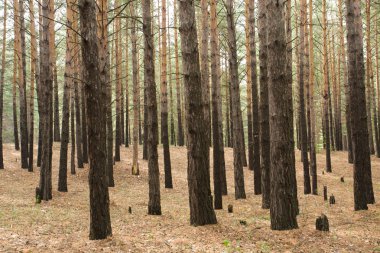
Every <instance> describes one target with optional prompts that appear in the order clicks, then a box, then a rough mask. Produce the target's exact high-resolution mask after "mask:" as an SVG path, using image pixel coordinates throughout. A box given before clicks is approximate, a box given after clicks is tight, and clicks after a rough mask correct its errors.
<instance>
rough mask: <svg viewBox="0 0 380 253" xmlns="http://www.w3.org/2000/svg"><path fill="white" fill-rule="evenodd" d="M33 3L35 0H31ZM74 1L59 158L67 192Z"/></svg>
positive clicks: (69, 20)
mask: <svg viewBox="0 0 380 253" xmlns="http://www.w3.org/2000/svg"><path fill="white" fill-rule="evenodd" d="M31 1H33V0H31ZM72 8H73V0H70V1H68V3H67V7H66V16H67V21H66V24H67V27H68V28H67V29H66V65H65V86H64V90H63V99H62V136H61V150H60V158H59V174H58V191H60V192H67V152H68V143H69V130H70V129H69V127H70V126H69V121H70V89H71V87H73V66H72V62H73V48H74V44H73V40H74V34H73V30H71V29H70V28H69V27H72V26H73V9H72Z"/></svg>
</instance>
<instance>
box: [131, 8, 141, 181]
mask: <svg viewBox="0 0 380 253" xmlns="http://www.w3.org/2000/svg"><path fill="white" fill-rule="evenodd" d="M130 11H131V16H134V15H135V10H134V4H133V3H131V5H130ZM131 40H132V68H133V164H132V175H139V174H140V171H139V163H138V155H139V153H138V152H139V107H138V104H139V98H140V95H139V93H140V87H139V83H138V80H137V75H138V69H137V64H138V63H137V37H136V21H135V20H134V19H133V20H132V29H131Z"/></svg>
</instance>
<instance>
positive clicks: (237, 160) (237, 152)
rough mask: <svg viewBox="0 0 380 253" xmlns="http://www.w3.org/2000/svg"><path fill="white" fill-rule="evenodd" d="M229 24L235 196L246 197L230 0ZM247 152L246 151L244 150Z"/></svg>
mask: <svg viewBox="0 0 380 253" xmlns="http://www.w3.org/2000/svg"><path fill="white" fill-rule="evenodd" d="M226 8H227V25H228V46H229V51H228V53H229V63H230V64H229V68H230V80H231V89H230V90H231V100H232V107H231V110H232V121H233V147H234V179H235V198H236V199H245V198H246V195H245V188H244V172H243V164H242V163H243V159H242V157H243V156H244V155H242V153H243V152H244V150H243V148H244V144H243V138H242V137H243V135H242V134H241V133H242V131H243V129H242V125H243V124H242V123H241V122H242V115H241V109H240V89H239V73H238V63H237V51H236V50H237V48H236V33H235V21H234V15H233V14H234V8H233V1H232V0H228V1H227V3H226ZM244 153H245V152H244Z"/></svg>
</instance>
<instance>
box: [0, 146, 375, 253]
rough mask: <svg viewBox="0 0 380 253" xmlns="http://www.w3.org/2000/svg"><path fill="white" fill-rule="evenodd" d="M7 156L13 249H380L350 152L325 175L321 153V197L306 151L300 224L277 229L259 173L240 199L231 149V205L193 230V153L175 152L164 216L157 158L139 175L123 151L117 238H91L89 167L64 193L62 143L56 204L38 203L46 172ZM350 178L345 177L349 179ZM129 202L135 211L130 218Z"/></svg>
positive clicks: (5, 198)
mask: <svg viewBox="0 0 380 253" xmlns="http://www.w3.org/2000/svg"><path fill="white" fill-rule="evenodd" d="M159 153H160V155H161V154H162V149H160V150H159ZM4 154H5V164H6V169H5V170H3V171H1V172H0V178H1V179H0V192H1V196H0V251H3V252H62V251H65V252H95V251H96V252H97V251H102V252H239V251H240V252H360V251H361V252H380V204H375V205H371V206H370V207H369V210H368V211H361V212H354V211H353V186H352V184H353V181H352V167H351V165H349V164H348V163H346V156H347V155H346V153H344V152H335V153H333V155H332V164H333V173H331V174H324V175H322V168H323V162H324V156H323V155H322V154H320V155H318V183H319V192H320V195H319V196H311V195H308V196H305V195H304V194H303V186H302V185H303V180H302V170H301V163H300V161H299V153H297V178H298V186H299V188H298V195H299V201H300V215H299V217H298V224H299V229H297V230H293V231H283V232H278V231H271V230H270V228H269V227H270V221H269V211H268V210H262V209H261V196H254V195H253V176H252V173H251V172H249V171H247V169H245V171H244V172H245V178H246V181H245V182H246V191H247V199H246V200H238V201H236V200H235V199H234V194H233V192H234V190H233V189H234V188H233V167H232V150H231V149H226V163H227V175H228V183H229V185H228V190H229V195H228V196H227V197H224V198H223V201H224V207H225V209H224V210H222V211H217V218H218V224H217V225H213V226H204V227H192V226H190V225H189V209H188V197H187V196H188V192H187V181H186V149H185V148H176V147H173V148H171V157H172V168H173V181H174V189H173V190H166V189H164V188H163V187H162V186H163V185H164V184H163V178H164V177H163V175H162V173H161V198H162V212H163V215H162V216H148V215H147V202H148V183H147V163H146V162H145V161H142V160H141V161H140V168H141V175H140V176H139V177H135V176H132V175H131V149H125V148H122V153H121V156H122V161H121V162H120V163H118V164H117V165H116V167H115V183H116V187H115V188H113V189H110V201H111V219H112V229H113V237H112V238H110V239H107V240H103V241H89V240H88V229H89V204H88V184H87V173H88V168H85V169H82V170H78V173H77V175H75V176H72V175H68V188H69V192H68V193H59V192H57V190H56V189H57V175H58V172H57V167H58V159H59V146H58V145H55V146H54V163H53V164H54V168H53V187H54V190H53V200H52V201H49V202H43V203H42V204H40V205H38V204H35V199H34V194H35V187H36V186H37V184H38V180H39V172H38V169H36V170H35V172H33V173H28V172H27V171H25V170H22V169H20V162H19V161H20V159H19V153H18V152H15V151H14V150H13V146H10V145H6V146H5V150H4ZM140 154H141V153H140ZM211 157H212V156H211ZM160 158H162V157H160ZM372 164H373V167H372V168H373V169H372V175H373V183H374V189H375V194H376V196H375V198H376V200H377V201H380V160H379V159H377V158H372ZM162 167H163V166H162V160H160V168H162ZM161 172H162V169H161ZM341 176H344V178H345V183H341V182H340V177H341ZM323 185H327V186H328V190H329V194H334V195H335V198H336V205H334V206H331V207H330V206H329V205H328V204H327V203H326V202H324V201H323V197H322V196H321V192H322V188H323ZM227 204H233V205H234V213H233V214H228V213H227V211H226V206H227ZM129 206H131V207H132V211H133V214H128V207H129ZM321 213H324V214H326V215H327V216H328V218H329V221H330V230H331V232H330V233H322V232H317V231H316V230H315V219H316V217H317V216H318V215H320V214H321ZM240 220H245V221H246V222H247V225H246V226H244V225H241V224H240V222H239V221H240Z"/></svg>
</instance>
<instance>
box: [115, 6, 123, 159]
mask: <svg viewBox="0 0 380 253" xmlns="http://www.w3.org/2000/svg"><path fill="white" fill-rule="evenodd" d="M115 6H120V0H116V1H115ZM118 12H119V10H118V9H115V10H114V15H117V13H118ZM120 22H121V20H120V18H119V17H116V20H115V30H116V31H114V33H115V35H114V36H115V37H116V38H115V49H114V52H115V53H116V55H115V58H116V71H115V82H116V88H115V100H116V101H115V106H116V123H115V124H116V126H115V161H116V162H120V145H121V131H122V130H121V104H120V101H121V73H120V71H121V68H120V66H121V61H122V56H121V54H120V51H121V50H120V49H119V47H120V44H121V43H120V42H119V39H120V36H119V33H120V27H121V25H120Z"/></svg>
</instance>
